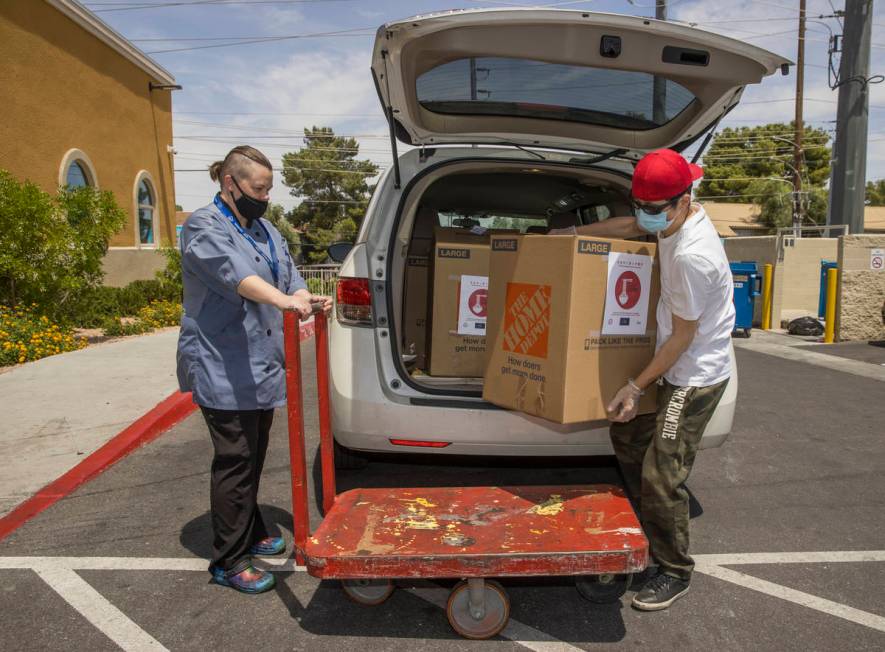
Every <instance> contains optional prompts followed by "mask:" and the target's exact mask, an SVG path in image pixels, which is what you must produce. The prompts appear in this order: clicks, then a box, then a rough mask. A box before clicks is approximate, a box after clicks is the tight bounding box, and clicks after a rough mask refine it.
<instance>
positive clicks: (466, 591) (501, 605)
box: [446, 579, 510, 640]
mask: <svg viewBox="0 0 885 652" xmlns="http://www.w3.org/2000/svg"><path fill="white" fill-rule="evenodd" d="M471 585H472V587H473V589H474V591H473V598H474V600H473V603H474V604H473V605H471V590H470V589H471ZM446 616H447V617H448V619H449V624H450V625H451V626H452V629H454V630H455V631H456V632H458V634H460V635H461V636H463V637H464V638H470V639H474V640H485V639H487V638H492V637H493V636H495V635H496V634H499V633H500V632H501V630H502V629H504V627H505V626H506V625H507V621H508V620H510V598H508V597H507V592H506V591H505V590H504V587H503V586H501V585H500V584H498V583H497V582H488V581H485V580H481V579H479V580H467V581H466V582H461V583H459V584H457V585H456V586H455V588H454V589H452V593H451V594H450V595H449V601H448V603H447V604H446Z"/></svg>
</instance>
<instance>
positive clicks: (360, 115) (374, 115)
mask: <svg viewBox="0 0 885 652" xmlns="http://www.w3.org/2000/svg"><path fill="white" fill-rule="evenodd" d="M175 114H176V115H232V116H238V115H256V116H316V117H321V118H322V117H331V118H378V119H380V120H385V119H386V118H385V117H384V114H383V113H286V112H279V111H258V112H249V111H178V110H177V109H176V111H175Z"/></svg>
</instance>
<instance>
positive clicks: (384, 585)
mask: <svg viewBox="0 0 885 652" xmlns="http://www.w3.org/2000/svg"><path fill="white" fill-rule="evenodd" d="M341 588H342V589H344V593H346V594H347V597H348V598H350V599H351V600H353V601H354V602H356V603H357V604H362V605H366V606H369V607H374V606H375V605H378V604H381V603H382V602H384V601H385V600H387V598H389V597H390V596H391V594H392V593H393V589H394V586H393V582H391V581H390V580H367V579H358V580H341Z"/></svg>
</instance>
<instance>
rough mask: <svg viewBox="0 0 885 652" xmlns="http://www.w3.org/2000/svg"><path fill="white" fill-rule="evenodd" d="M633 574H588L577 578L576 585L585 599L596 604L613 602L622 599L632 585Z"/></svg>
mask: <svg viewBox="0 0 885 652" xmlns="http://www.w3.org/2000/svg"><path fill="white" fill-rule="evenodd" d="M631 577H632V576H631V575H629V574H628V575H614V574H612V573H607V574H605V575H586V576H580V577H576V578H575V587H577V589H578V593H580V594H581V597H582V598H584V599H585V600H589V601H590V602H593V603H594V604H611V603H612V602H617V601H618V600H620V599H621V596H623V595H624V594H625V593H626V592H627V588H628V587H629V586H630V578H631Z"/></svg>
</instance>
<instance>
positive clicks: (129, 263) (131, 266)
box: [102, 249, 166, 287]
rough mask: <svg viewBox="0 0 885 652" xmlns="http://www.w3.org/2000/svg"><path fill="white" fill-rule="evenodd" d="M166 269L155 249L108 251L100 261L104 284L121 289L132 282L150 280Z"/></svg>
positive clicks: (164, 259) (160, 255) (162, 259)
mask: <svg viewBox="0 0 885 652" xmlns="http://www.w3.org/2000/svg"><path fill="white" fill-rule="evenodd" d="M164 267H166V258H165V257H164V256H163V254H161V253H160V252H159V251H157V250H156V249H110V250H109V251H108V253H107V255H106V256H105V257H104V260H103V261H102V268H103V269H104V274H105V277H104V284H105V285H109V286H111V287H123V286H125V285H129V284H130V283H131V282H132V281H138V280H142V279H152V278H154V277H155V276H156V273H157V272H159V271H160V270H161V269H163V268H164Z"/></svg>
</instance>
